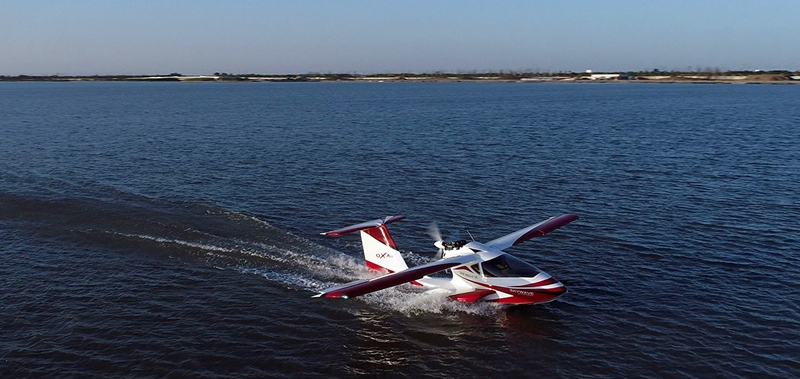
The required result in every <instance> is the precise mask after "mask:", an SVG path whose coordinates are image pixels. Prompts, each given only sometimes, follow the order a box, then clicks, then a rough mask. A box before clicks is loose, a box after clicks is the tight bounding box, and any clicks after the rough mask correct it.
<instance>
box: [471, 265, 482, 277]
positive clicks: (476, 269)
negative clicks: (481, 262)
mask: <svg viewBox="0 0 800 379" xmlns="http://www.w3.org/2000/svg"><path fill="white" fill-rule="evenodd" d="M469 269H470V270H472V272H474V273H476V274H478V275H480V274H481V268H480V267H478V264H477V263H476V264H474V265H472V266H469Z"/></svg>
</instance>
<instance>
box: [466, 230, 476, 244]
mask: <svg viewBox="0 0 800 379" xmlns="http://www.w3.org/2000/svg"><path fill="white" fill-rule="evenodd" d="M467 234H469V238H472V241H473V242H475V237H473V236H472V233H470V232H469V230H467Z"/></svg>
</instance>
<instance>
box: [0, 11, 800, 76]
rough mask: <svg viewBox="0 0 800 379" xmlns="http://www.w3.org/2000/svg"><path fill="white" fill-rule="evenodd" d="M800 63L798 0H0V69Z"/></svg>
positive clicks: (358, 69) (555, 68) (743, 66)
mask: <svg viewBox="0 0 800 379" xmlns="http://www.w3.org/2000/svg"><path fill="white" fill-rule="evenodd" d="M656 68H657V69H660V70H687V69H690V70H695V69H698V68H700V69H705V68H719V69H721V70H755V69H761V70H772V69H787V70H800V1H798V0H758V1H738V0H699V1H696V0H691V1H688V0H674V1H651V0H606V1H600V0H597V1H588V0H571V1H558V0H553V1H534V0H528V1H516V0H511V1H437V0H425V1H417V0H404V1H395V0H370V1H344V0H342V1H304V0H292V1H266V0H253V1H247V0H228V1H222V0H220V1H204V0H173V1H169V0H127V1H126V0H96V1H92V0H72V1H59V0H50V1H47V0H25V1H22V0H20V1H17V0H0V75H21V74H24V75H51V74H61V75H92V74H101V75H102V74H163V73H171V72H180V73H182V74H185V75H188V74H210V73H214V72H232V73H261V74H285V73H310V72H321V73H367V74H370V73H381V72H418V73H421V72H433V71H448V72H469V71H473V70H477V71H499V70H533V71H541V72H559V71H575V72H581V71H584V70H587V69H591V70H594V71H595V72H600V71H627V70H636V71H638V70H652V69H656Z"/></svg>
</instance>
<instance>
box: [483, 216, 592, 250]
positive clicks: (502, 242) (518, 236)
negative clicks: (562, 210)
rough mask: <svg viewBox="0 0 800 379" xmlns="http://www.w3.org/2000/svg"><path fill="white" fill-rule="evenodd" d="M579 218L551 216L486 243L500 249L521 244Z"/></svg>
mask: <svg viewBox="0 0 800 379" xmlns="http://www.w3.org/2000/svg"><path fill="white" fill-rule="evenodd" d="M577 219H578V216H577V215H573V214H563V215H561V216H556V217H550V218H549V219H547V220H544V221H542V222H540V223H538V224H535V225H531V226H529V227H527V228H525V229H520V230H517V231H516V232H514V233H511V234H508V235H505V236H503V237H500V238H498V239H495V240H492V241H489V242H487V243H486V245H489V246H491V247H494V248H497V249H500V250H503V249H507V248H509V247H511V246H516V245H519V244H521V243H523V242H525V241H527V240H529V239H531V238H533V237H539V236H543V235H545V234H547V233H550V232H552V231H554V230H556V229H558V228H560V227H562V226H564V225H567V224H569V223H570V222H573V221H575V220H577Z"/></svg>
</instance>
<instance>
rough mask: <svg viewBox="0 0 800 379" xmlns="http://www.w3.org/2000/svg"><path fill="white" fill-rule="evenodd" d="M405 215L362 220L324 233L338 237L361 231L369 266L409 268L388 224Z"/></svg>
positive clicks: (375, 267) (380, 268) (395, 270)
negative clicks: (387, 226)
mask: <svg viewBox="0 0 800 379" xmlns="http://www.w3.org/2000/svg"><path fill="white" fill-rule="evenodd" d="M404 218H406V217H405V216H387V217H384V218H380V219H377V220H372V221H367V222H362V223H360V224H355V225H351V226H348V227H346V228H342V229H337V230H332V231H330V232H325V233H322V235H325V236H332V237H338V236H341V235H345V234H350V233H354V232H359V231H360V232H361V233H360V234H361V245H362V246H363V248H364V259H366V261H367V267H369V268H371V269H373V270H378V271H388V272H398V271H402V270H405V269H407V268H408V265H407V264H406V261H405V260H404V259H403V257H402V256H401V255H400V252H399V251H398V250H397V245H396V244H395V243H394V239H392V235H391V234H389V229H387V228H386V225H387V224H391V223H393V222H395V221H400V220H402V219H404Z"/></svg>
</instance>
